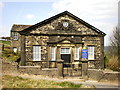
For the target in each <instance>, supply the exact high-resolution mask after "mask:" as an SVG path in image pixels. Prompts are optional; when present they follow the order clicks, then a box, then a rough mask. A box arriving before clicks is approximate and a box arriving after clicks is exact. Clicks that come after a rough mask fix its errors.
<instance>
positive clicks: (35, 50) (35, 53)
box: [33, 46, 41, 61]
mask: <svg viewBox="0 0 120 90" xmlns="http://www.w3.org/2000/svg"><path fill="white" fill-rule="evenodd" d="M33 60H34V61H40V60H41V47H40V46H33Z"/></svg>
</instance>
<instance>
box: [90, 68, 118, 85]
mask: <svg viewBox="0 0 120 90" xmlns="http://www.w3.org/2000/svg"><path fill="white" fill-rule="evenodd" d="M118 77H120V73H119V72H113V71H111V72H108V71H103V70H97V69H88V78H89V79H93V80H97V81H99V82H102V81H107V82H115V83H118V80H119V78H118Z"/></svg>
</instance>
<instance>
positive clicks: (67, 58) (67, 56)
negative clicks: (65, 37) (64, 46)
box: [61, 54, 71, 67]
mask: <svg viewBox="0 0 120 90" xmlns="http://www.w3.org/2000/svg"><path fill="white" fill-rule="evenodd" d="M70 57H71V55H70V54H61V59H62V60H64V67H70V65H69V64H70Z"/></svg>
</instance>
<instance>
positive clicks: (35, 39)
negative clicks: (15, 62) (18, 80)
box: [25, 36, 48, 61]
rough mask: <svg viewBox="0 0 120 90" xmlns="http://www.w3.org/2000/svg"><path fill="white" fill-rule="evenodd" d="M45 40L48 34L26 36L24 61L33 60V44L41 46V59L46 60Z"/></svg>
mask: <svg viewBox="0 0 120 90" xmlns="http://www.w3.org/2000/svg"><path fill="white" fill-rule="evenodd" d="M47 41H48V36H26V43H25V45H26V50H25V51H26V61H33V46H34V45H39V46H41V60H42V61H45V60H47V56H48V52H47Z"/></svg>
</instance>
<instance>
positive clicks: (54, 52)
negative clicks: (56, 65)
mask: <svg viewBox="0 0 120 90" xmlns="http://www.w3.org/2000/svg"><path fill="white" fill-rule="evenodd" d="M51 50H52V51H51V56H52V61H55V60H56V47H52V49H51Z"/></svg>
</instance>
